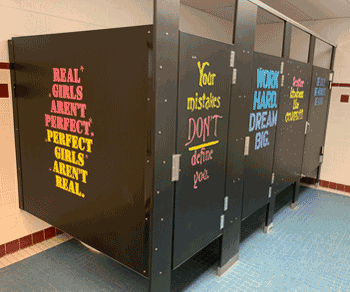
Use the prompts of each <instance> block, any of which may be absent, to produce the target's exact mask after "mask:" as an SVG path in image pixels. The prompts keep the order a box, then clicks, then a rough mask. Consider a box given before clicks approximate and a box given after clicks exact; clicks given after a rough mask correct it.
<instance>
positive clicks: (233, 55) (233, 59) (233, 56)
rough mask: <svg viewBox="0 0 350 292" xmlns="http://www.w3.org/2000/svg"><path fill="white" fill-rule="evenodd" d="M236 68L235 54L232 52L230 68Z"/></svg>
mask: <svg viewBox="0 0 350 292" xmlns="http://www.w3.org/2000/svg"><path fill="white" fill-rule="evenodd" d="M234 66H235V52H234V51H231V57H230V67H232V68H233V67H234Z"/></svg>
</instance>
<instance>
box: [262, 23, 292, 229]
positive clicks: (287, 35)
mask: <svg viewBox="0 0 350 292" xmlns="http://www.w3.org/2000/svg"><path fill="white" fill-rule="evenodd" d="M291 43H292V25H291V24H290V23H289V22H287V21H285V22H284V33H283V44H282V62H284V64H286V63H287V61H289V59H290V47H291ZM280 98H281V97H280ZM279 102H280V101H279ZM277 134H278V132H277V128H276V133H275V149H274V152H273V153H274V159H275V155H276V151H277V149H276V139H277ZM274 181H275V180H274V179H271V188H272V185H273V184H274ZM276 195H277V194H271V198H270V199H269V203H268V205H267V209H266V219H265V226H264V233H268V232H269V231H270V230H271V228H272V226H273V224H272V221H273V215H274V214H275V201H276Z"/></svg>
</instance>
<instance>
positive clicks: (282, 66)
mask: <svg viewBox="0 0 350 292" xmlns="http://www.w3.org/2000/svg"><path fill="white" fill-rule="evenodd" d="M283 69H284V62H281V71H280V72H281V74H283Z"/></svg>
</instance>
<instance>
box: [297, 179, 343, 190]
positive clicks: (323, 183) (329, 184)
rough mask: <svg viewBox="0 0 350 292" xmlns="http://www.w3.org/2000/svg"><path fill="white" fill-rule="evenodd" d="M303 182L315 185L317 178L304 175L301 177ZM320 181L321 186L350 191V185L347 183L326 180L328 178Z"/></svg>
mask: <svg viewBox="0 0 350 292" xmlns="http://www.w3.org/2000/svg"><path fill="white" fill-rule="evenodd" d="M301 182H303V183H306V184H309V185H313V184H315V183H316V179H314V178H310V177H304V178H302V179H301ZM319 183H320V186H321V187H324V188H327V189H332V190H338V191H343V192H347V193H350V186H347V185H343V184H338V183H335V182H330V181H326V180H320V182H319Z"/></svg>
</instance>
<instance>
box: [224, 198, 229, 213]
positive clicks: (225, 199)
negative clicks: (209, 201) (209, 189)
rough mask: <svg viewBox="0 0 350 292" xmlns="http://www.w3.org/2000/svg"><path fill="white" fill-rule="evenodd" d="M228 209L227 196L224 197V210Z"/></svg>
mask: <svg viewBox="0 0 350 292" xmlns="http://www.w3.org/2000/svg"><path fill="white" fill-rule="evenodd" d="M227 209H228V196H226V197H225V198H224V211H226V210H227Z"/></svg>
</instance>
